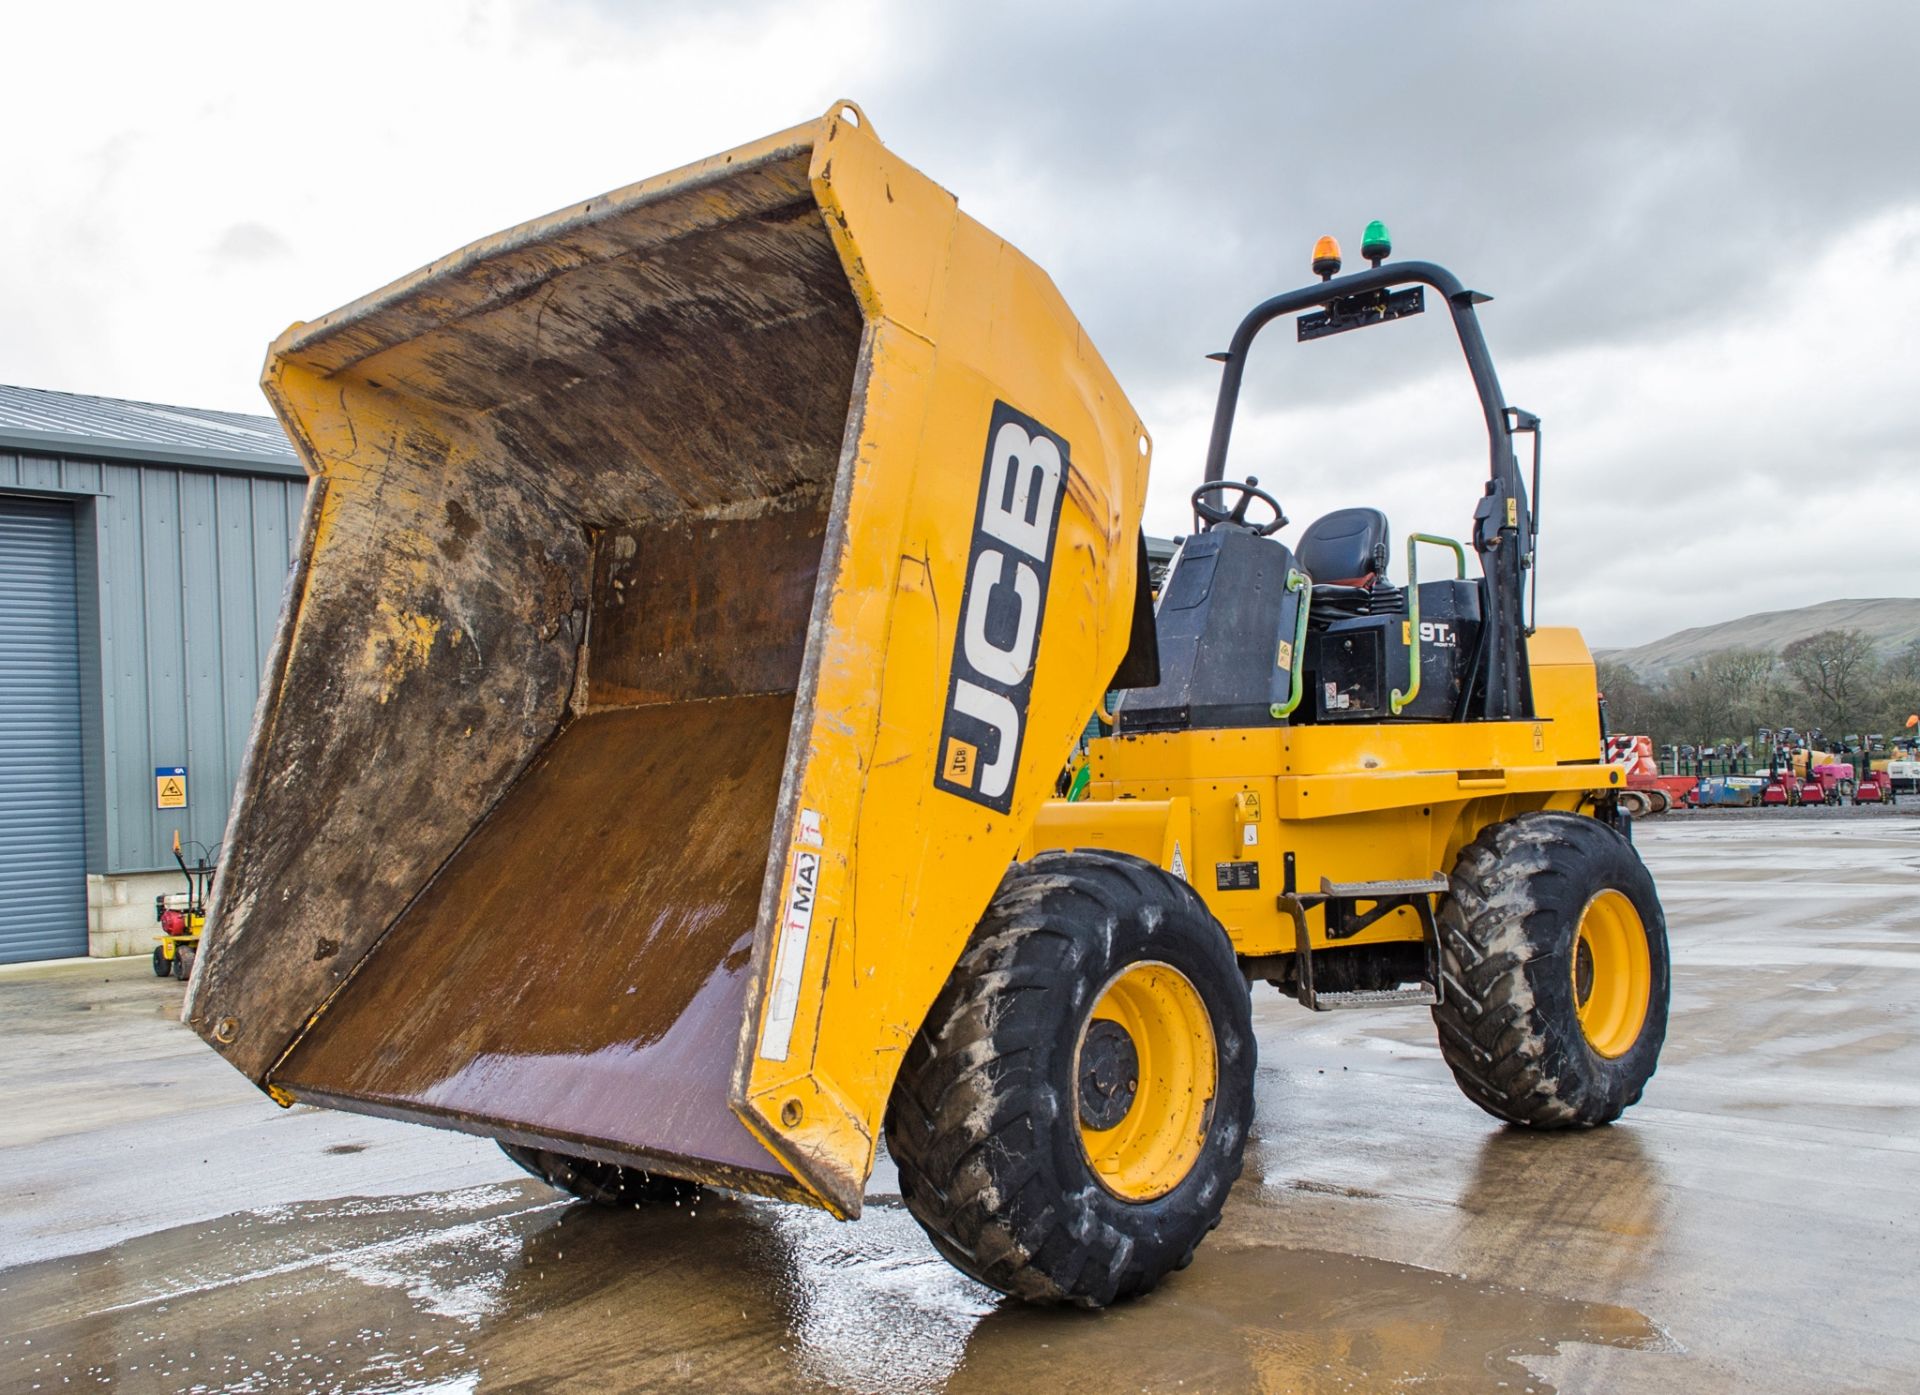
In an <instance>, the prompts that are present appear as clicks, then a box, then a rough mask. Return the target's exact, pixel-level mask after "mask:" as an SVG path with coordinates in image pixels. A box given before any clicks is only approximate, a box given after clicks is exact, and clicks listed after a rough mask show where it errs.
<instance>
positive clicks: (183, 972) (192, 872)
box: [153, 828, 220, 982]
mask: <svg viewBox="0 0 1920 1395" xmlns="http://www.w3.org/2000/svg"><path fill="white" fill-rule="evenodd" d="M194 846H195V847H199V846H200V845H199V844H197V843H196V844H195V845H194ZM173 860H174V861H175V862H176V863H177V864H179V867H180V875H181V876H183V877H185V878H186V879H187V889H186V890H185V891H168V892H162V893H161V894H160V895H158V896H156V897H154V898H153V918H154V920H155V921H156V922H157V923H158V924H159V926H160V933H159V934H157V935H155V936H154V937H153V938H154V940H155V942H156V943H155V944H154V946H153V975H154V977H155V978H168V977H172V978H177V979H180V980H182V981H183V982H184V981H185V980H186V979H187V978H189V977H190V976H191V975H192V973H193V961H194V958H195V957H196V956H197V955H198V954H199V951H200V933H201V931H202V929H203V928H204V927H205V925H206V921H207V889H208V887H209V886H211V885H212V883H213V875H214V868H215V867H216V865H217V864H218V863H219V861H220V850H219V849H218V848H215V849H214V850H213V854H212V856H208V855H207V853H206V849H205V848H201V855H200V859H199V861H198V862H197V863H196V864H195V865H194V866H192V867H189V866H187V859H186V855H185V854H184V853H182V852H181V851H180V830H179V829H177V828H176V829H175V830H174V831H173Z"/></svg>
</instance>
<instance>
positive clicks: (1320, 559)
mask: <svg viewBox="0 0 1920 1395" xmlns="http://www.w3.org/2000/svg"><path fill="white" fill-rule="evenodd" d="M1293 555H1294V559H1295V560H1296V561H1297V562H1298V563H1299V564H1300V568H1301V570H1303V571H1304V572H1306V574H1307V575H1308V576H1310V577H1312V578H1313V580H1314V583H1315V586H1314V589H1315V590H1318V589H1319V588H1320V587H1321V586H1358V587H1364V588H1371V587H1372V586H1373V584H1374V582H1375V581H1377V580H1379V579H1380V578H1382V577H1384V576H1385V575H1386V574H1387V516H1386V515H1385V514H1384V513H1381V512H1380V510H1378V509H1335V510H1334V511H1333V512H1332V513H1330V514H1326V515H1324V516H1323V517H1320V518H1317V519H1315V520H1314V521H1313V522H1312V523H1311V524H1309V525H1308V527H1307V530H1306V531H1305V532H1304V533H1302V534H1301V535H1300V541H1299V543H1298V544H1297V545H1296V546H1295V547H1294V549H1293Z"/></svg>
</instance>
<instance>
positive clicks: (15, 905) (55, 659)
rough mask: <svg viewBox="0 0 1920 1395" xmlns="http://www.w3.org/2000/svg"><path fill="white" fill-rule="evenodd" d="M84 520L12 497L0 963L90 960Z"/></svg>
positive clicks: (3, 522)
mask: <svg viewBox="0 0 1920 1395" xmlns="http://www.w3.org/2000/svg"><path fill="white" fill-rule="evenodd" d="M73 562H74V557H73V510H72V509H71V508H70V507H69V506H68V505H66V504H58V503H53V502H51V501H47V500H41V499H20V498H7V497H5V496H0V964H14V963H19V962H20V961H22V960H26V959H54V958H59V957H62V956H65V955H75V954H85V953H86V952H87V873H86V847H85V843H86V838H85V821H84V817H83V811H82V807H81V768H80V650H79V644H80V636H79V624H78V608H79V599H78V597H77V596H76V594H75V591H74V574H73Z"/></svg>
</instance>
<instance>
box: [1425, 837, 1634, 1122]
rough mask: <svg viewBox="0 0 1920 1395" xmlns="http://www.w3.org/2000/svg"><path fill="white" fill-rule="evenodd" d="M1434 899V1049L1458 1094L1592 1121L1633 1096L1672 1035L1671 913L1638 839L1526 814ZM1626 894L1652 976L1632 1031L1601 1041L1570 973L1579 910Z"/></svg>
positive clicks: (1504, 1112)
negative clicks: (1584, 1024)
mask: <svg viewBox="0 0 1920 1395" xmlns="http://www.w3.org/2000/svg"><path fill="white" fill-rule="evenodd" d="M1451 882H1452V890H1451V893H1450V894H1449V895H1448V897H1447V898H1446V899H1445V900H1444V901H1443V902H1442V903H1441V906H1440V912H1439V915H1438V917H1437V922H1438V925H1439V930H1440V948H1441V975H1442V978H1443V980H1444V982H1443V987H1442V992H1441V1000H1440V1003H1439V1005H1438V1006H1436V1007H1435V1008H1434V1009H1433V1010H1432V1011H1433V1020H1434V1025H1435V1026H1436V1027H1437V1028H1438V1030H1439V1035H1440V1053H1441V1056H1442V1057H1443V1058H1444V1059H1445V1061H1446V1063H1447V1065H1448V1067H1449V1068H1450V1069H1451V1070H1452V1071H1453V1076H1454V1080H1455V1081H1456V1082H1457V1083H1458V1084H1459V1086H1460V1090H1461V1092H1462V1093H1463V1094H1465V1095H1466V1097H1467V1098H1468V1099H1470V1100H1472V1101H1473V1102H1474V1103H1475V1104H1477V1105H1479V1106H1480V1107H1481V1108H1482V1109H1484V1110H1486V1111H1487V1113H1489V1114H1491V1115H1493V1116H1494V1117H1496V1118H1499V1119H1503V1120H1506V1121H1507V1122H1508V1123H1512V1124H1519V1125H1523V1126H1525V1127H1528V1128H1536V1129H1565V1128H1590V1127H1593V1126H1595V1125H1598V1124H1607V1123H1611V1122H1613V1120H1615V1119H1617V1118H1619V1117H1620V1115H1621V1113H1622V1112H1623V1111H1625V1110H1626V1109H1627V1108H1628V1107H1630V1106H1632V1105H1633V1104H1636V1103H1638V1102H1639V1099H1640V1096H1641V1092H1642V1091H1643V1090H1644V1089H1645V1087H1646V1083H1647V1081H1648V1080H1649V1079H1650V1078H1651V1077H1652V1075H1653V1072H1654V1068H1655V1067H1656V1066H1657V1065H1658V1063H1659V1056H1660V1046H1661V1043H1662V1042H1663V1041H1664V1040H1665V1037H1666V1027H1667V1000H1668V990H1669V972H1668V957H1667V935H1666V921H1665V918H1664V916H1663V914H1662V912H1661V909H1660V902H1659V898H1658V896H1657V894H1656V893H1655V891H1654V886H1653V878H1652V877H1651V876H1650V875H1649V874H1648V872H1647V870H1646V867H1645V866H1644V864H1642V863H1641V861H1640V858H1639V855H1638V854H1637V853H1636V852H1634V850H1633V845H1632V844H1631V843H1629V842H1628V841H1627V840H1626V839H1625V838H1624V837H1622V836H1621V835H1620V834H1619V833H1617V832H1615V831H1614V830H1613V829H1611V828H1609V827H1607V826H1606V825H1605V824H1602V823H1601V822H1600V821H1599V820H1597V819H1592V818H1587V817H1584V816H1582V815H1579V814H1568V813H1561V812H1558V811H1545V810H1543V811H1538V812H1534V813H1527V814H1522V815H1520V816H1519V817H1517V818H1514V819H1510V820H1508V821H1507V822H1505V823H1500V824H1494V825H1492V826H1491V827H1489V828H1486V829H1484V830H1482V832H1481V834H1480V836H1479V837H1478V838H1476V839H1475V840H1474V841H1473V842H1472V843H1471V844H1470V845H1468V847H1467V848H1466V849H1465V850H1464V851H1463V852H1462V853H1461V854H1460V858H1459V861H1458V862H1456V863H1455V864H1454V868H1453V873H1452V876H1451ZM1605 887H1612V888H1613V889H1615V890H1618V891H1621V892H1623V893H1625V894H1626V895H1627V897H1628V899H1630V900H1631V901H1632V902H1633V903H1634V907H1635V909H1636V910H1638V911H1639V913H1640V918H1641V920H1642V922H1643V923H1644V924H1645V926H1646V929H1647V936H1648V947H1649V951H1650V955H1651V967H1652V971H1653V983H1652V991H1651V995H1650V1000H1649V1002H1648V1005H1647V1018H1646V1023H1645V1025H1644V1026H1643V1027H1642V1028H1641V1031H1640V1036H1639V1038H1638V1039H1637V1040H1636V1041H1635V1043H1634V1045H1633V1046H1632V1047H1631V1048H1630V1049H1629V1050H1628V1051H1627V1052H1626V1053H1625V1054H1624V1055H1622V1056H1620V1057H1618V1058H1616V1059H1613V1060H1608V1059H1607V1058H1605V1057H1602V1056H1600V1055H1598V1054H1597V1053H1595V1052H1594V1051H1593V1050H1592V1049H1591V1048H1590V1047H1589V1046H1588V1044H1587V1040H1586V1037H1585V1036H1584V1035H1583V1034H1582V1032H1581V1030H1580V1023H1579V1017H1578V1012H1577V1007H1576V1004H1575V1002H1574V996H1573V984H1572V961H1571V955H1572V953H1573V942H1574V937H1575V935H1576V933H1577V929H1578V917H1579V915H1580V913H1581V911H1582V909H1583V908H1584V907H1585V905H1586V903H1587V900H1588V898H1589V897H1591V896H1592V895H1593V894H1594V893H1595V892H1597V891H1599V890H1601V889H1603V888H1605Z"/></svg>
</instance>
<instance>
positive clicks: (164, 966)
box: [153, 945, 173, 978]
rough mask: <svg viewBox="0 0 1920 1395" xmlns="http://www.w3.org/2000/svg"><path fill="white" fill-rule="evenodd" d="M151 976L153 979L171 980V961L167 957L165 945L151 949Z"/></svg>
mask: <svg viewBox="0 0 1920 1395" xmlns="http://www.w3.org/2000/svg"><path fill="white" fill-rule="evenodd" d="M153 976H154V977H155V978H171V977H172V976H173V960H171V959H169V958H168V957H167V947H166V946H165V945H155V946H154V947H153Z"/></svg>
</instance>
